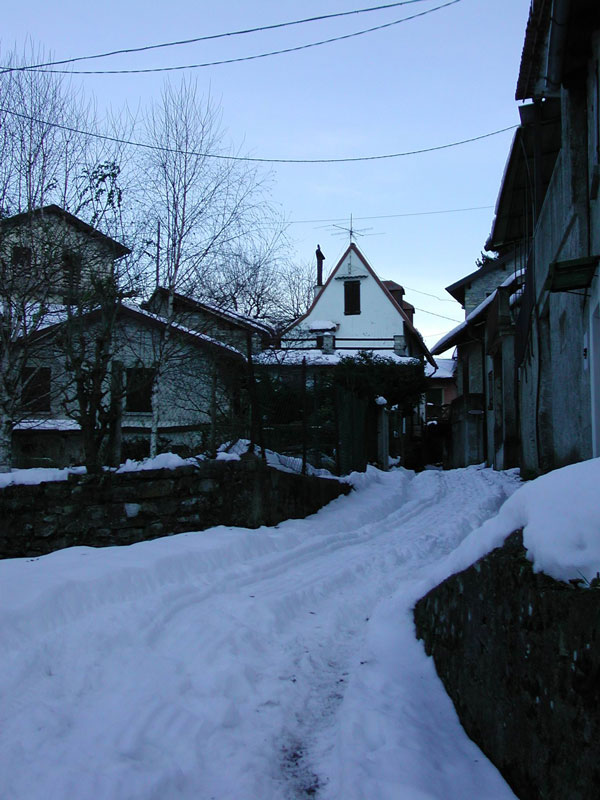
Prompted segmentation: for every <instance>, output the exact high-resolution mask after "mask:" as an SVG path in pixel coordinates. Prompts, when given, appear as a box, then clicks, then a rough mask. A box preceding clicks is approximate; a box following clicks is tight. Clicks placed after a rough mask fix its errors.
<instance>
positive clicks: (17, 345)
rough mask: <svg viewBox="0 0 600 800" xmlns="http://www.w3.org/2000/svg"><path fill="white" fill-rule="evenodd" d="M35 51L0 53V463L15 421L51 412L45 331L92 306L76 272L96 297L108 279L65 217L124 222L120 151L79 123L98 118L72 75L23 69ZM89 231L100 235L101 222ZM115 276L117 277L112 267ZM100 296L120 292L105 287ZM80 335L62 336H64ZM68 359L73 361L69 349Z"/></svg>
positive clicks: (7, 459) (36, 56)
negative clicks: (79, 292)
mask: <svg viewBox="0 0 600 800" xmlns="http://www.w3.org/2000/svg"><path fill="white" fill-rule="evenodd" d="M36 60H44V58H43V53H40V52H34V51H33V50H31V51H30V52H28V53H25V54H24V56H23V58H22V59H19V58H18V57H17V56H16V55H15V54H11V55H9V56H8V57H6V58H4V59H3V61H4V63H5V64H7V65H8V66H9V67H11V68H13V69H10V70H8V71H4V72H2V73H1V74H0V215H1V216H2V217H3V219H2V220H1V221H0V279H1V284H0V302H1V305H2V309H1V313H2V317H1V320H0V364H1V367H2V370H1V374H0V468H1V469H8V468H9V467H10V464H11V457H12V455H11V441H12V430H13V428H14V426H15V424H16V423H18V422H19V420H20V419H21V418H22V417H23V416H30V415H31V413H32V411H35V410H43V411H50V407H49V403H50V400H49V398H48V397H40V391H43V394H44V395H48V394H49V389H48V386H47V381H46V379H45V377H44V375H45V373H44V370H46V369H48V368H47V367H44V366H42V362H41V360H40V359H41V358H42V356H40V352H41V351H44V349H45V345H44V342H45V339H44V336H42V335H41V334H42V332H43V331H44V330H45V329H47V328H48V327H49V326H52V325H53V324H55V323H56V322H57V320H59V319H62V320H65V322H64V325H67V326H71V328H73V329H75V328H76V327H77V326H76V325H75V318H76V317H77V315H78V314H79V315H82V314H86V313H87V312H88V311H89V308H88V307H87V306H86V307H85V308H84V307H83V306H82V305H81V304H80V305H79V306H77V305H76V304H75V305H74V304H73V298H74V297H75V294H73V296H72V297H66V295H69V294H70V293H72V290H73V289H74V288H75V283H79V281H80V280H81V279H82V274H80V273H82V272H83V273H85V275H84V276H83V277H84V278H85V280H84V281H83V282H84V283H85V284H86V286H87V287H88V288H89V287H90V286H92V285H94V283H95V286H96V288H95V290H94V291H95V295H94V296H95V302H96V303H98V302H99V301H98V298H99V297H100V295H101V294H102V292H100V288H101V287H100V285H99V283H98V281H106V279H107V276H106V274H105V273H106V269H105V267H103V268H102V270H101V271H100V272H98V271H97V269H96V265H95V264H94V261H93V259H92V260H90V258H88V257H87V256H88V254H87V253H86V252H85V250H86V247H85V245H82V241H85V237H84V238H83V240H82V239H81V238H79V239H78V238H77V236H75V235H74V232H73V226H72V225H71V224H70V223H67V218H68V217H69V214H68V212H69V211H72V212H73V213H74V214H76V215H78V217H81V218H83V219H84V221H87V222H88V223H90V225H91V226H98V225H101V226H102V227H103V228H105V229H106V228H111V232H113V235H114V234H115V232H117V231H120V230H122V224H123V220H122V215H121V198H122V190H121V187H120V184H119V173H120V168H119V165H118V159H119V155H120V154H119V153H118V152H116V150H115V148H113V147H110V148H109V146H108V145H107V143H106V142H104V141H101V140H96V139H93V138H92V137H89V136H84V135H83V134H79V133H76V132H75V131H76V130H93V129H94V119H93V114H92V112H91V108H90V107H89V105H87V104H86V103H85V102H84V99H83V97H82V95H81V94H80V93H79V92H78V91H76V90H75V88H74V87H73V86H72V85H71V84H70V83H68V82H66V81H64V80H63V79H62V78H60V77H59V76H57V75H53V74H50V73H45V72H41V71H27V70H21V69H19V66H20V65H21V64H22V63H31V62H32V61H36ZM44 209H49V211H48V213H44ZM62 212H67V213H62ZM90 230H91V231H92V234H94V231H95V228H94V229H93V230H92V229H90ZM109 283H110V287H115V286H116V283H115V276H114V275H111V276H110V278H109ZM104 289H106V286H105V287H104ZM65 301H66V304H65ZM102 302H103V303H106V302H114V297H111V294H110V292H108V293H107V294H106V296H105V297H103V298H102ZM88 305H89V304H88ZM64 325H63V328H64ZM75 338H76V337H75V336H69V335H65V336H63V337H62V339H63V341H65V342H66V341H73V340H74V339H75ZM64 358H65V361H66V362H68V363H75V361H74V360H73V357H72V354H70V353H65V354H64ZM103 358H104V356H102V357H101V358H100V361H102V359H103ZM40 376H42V377H40ZM42 378H43V379H42ZM34 390H35V391H34ZM36 392H37V399H36V397H35V396H34V395H35V394H36ZM84 438H85V437H84Z"/></svg>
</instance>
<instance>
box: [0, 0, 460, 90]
mask: <svg viewBox="0 0 600 800" xmlns="http://www.w3.org/2000/svg"><path fill="white" fill-rule="evenodd" d="M460 2H461V0H449V2H447V3H443V4H442V5H441V6H435V7H434V8H429V9H427V11H421V12H420V13H418V14H412V15H411V16H409V17H402V19H397V20H393V21H392V22H386V23H384V24H383V25H375V26H374V27H372V28H365V29H363V30H361V31H355V32H354V33H346V34H344V35H343V36H333V37H331V38H329V39H322V40H321V41H318V42H310V43H309V44H300V45H296V46H295V47H285V48H283V49H281V50H271V51H269V52H267V53H256V54H255V55H252V56H239V57H238V58H226V59H222V60H219V61H206V62H204V63H202V64H181V65H178V66H175V67H147V68H145V69H98V70H92V69H90V70H77V69H73V70H69V69H43V70H42V69H38V68H35V67H23V68H22V69H23V70H25V71H30V72H48V73H53V74H58V75H142V74H149V73H157V72H175V71H181V70H184V69H203V68H204V67H219V66H222V65H223V64H239V63H240V62H242V61H255V60H257V59H261V58H269V57H270V56H280V55H284V54H286V53H297V52H299V51H300V50H308V49H309V48H312V47H321V46H322V45H325V44H332V43H333V42H341V41H344V40H345V39H353V38H356V37H357V36H364V35H365V34H367V33H373V32H374V31H381V30H384V29H385V28H391V27H393V26H394V25H400V24H401V23H402V22H409V21H410V20H413V19H417V18H418V17H424V16H426V15H427V14H432V13H433V12H434V11H439V10H440V9H442V8H447V7H448V6H453V5H455V4H456V3H460ZM0 74H1V73H0Z"/></svg>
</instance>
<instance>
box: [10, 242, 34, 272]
mask: <svg viewBox="0 0 600 800" xmlns="http://www.w3.org/2000/svg"><path fill="white" fill-rule="evenodd" d="M12 265H13V267H23V268H25V269H29V267H30V266H31V247H18V246H17V245H15V246H14V247H13V249H12Z"/></svg>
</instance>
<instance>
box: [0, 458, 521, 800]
mask: <svg viewBox="0 0 600 800" xmlns="http://www.w3.org/2000/svg"><path fill="white" fill-rule="evenodd" d="M354 479H355V480H354V482H355V486H356V489H357V491H355V492H353V493H352V494H351V495H350V496H348V497H343V498H339V499H338V500H336V501H335V502H333V503H331V504H330V505H329V506H328V507H326V508H324V509H322V510H321V511H320V512H319V513H318V514H316V515H314V516H313V517H310V518H308V519H306V520H290V521H288V522H285V523H283V524H281V525H280V526H278V527H277V528H269V529H267V528H263V529H261V530H259V531H248V530H245V529H239V528H238V529H232V528H215V529H211V530H210V531H205V532H202V533H198V534H181V535H178V536H174V537H170V538H167V539H161V540H156V541H152V542H145V543H142V544H138V545H134V546H131V547H124V548H107V549H103V550H94V549H90V548H72V549H70V550H65V551H61V552H58V553H54V554H51V555H49V556H45V557H43V558H40V559H34V560H26V559H14V560H12V561H5V562H0V693H1V696H2V702H1V705H0V797H1V798H2V800H42V798H43V800H66V798H69V800H71V798H73V799H74V800H172V799H173V800H175V799H177V800H179V799H181V800H188V799H189V800H192V799H193V800H211V799H212V798H214V800H271V799H272V800H286V799H287V798H306V797H316V798H322V800H466V799H467V798H469V799H470V798H476V799H477V800H505V798H512V797H513V794H512V793H511V791H510V789H509V788H508V787H507V786H506V784H505V783H504V781H503V780H502V778H501V777H500V776H499V774H498V773H497V772H496V770H495V769H494V767H492V766H491V764H489V762H488V761H487V760H486V759H485V757H484V756H483V755H482V754H481V753H480V751H479V750H478V749H477V748H476V747H475V745H474V744H473V743H472V742H471V741H470V740H469V739H468V738H467V737H466V735H465V734H464V733H463V731H462V729H461V728H460V726H459V724H458V721H457V719H456V715H455V713H454V710H453V708H452V705H451V703H450V701H449V700H448V698H447V697H446V695H445V693H444V691H443V689H442V686H441V683H440V682H439V681H438V679H437V677H436V676H435V672H434V669H433V665H432V662H431V660H430V659H427V658H426V657H425V655H424V653H423V649H422V646H421V644H420V643H418V642H416V641H415V639H414V636H413V630H412V624H411V618H410V614H409V610H408V609H409V607H410V605H411V603H412V602H413V601H414V599H415V591H416V588H415V587H416V586H417V585H418V584H419V582H420V581H423V580H427V575H428V573H431V570H432V568H433V567H435V566H436V565H439V562H440V561H441V560H442V559H443V558H444V557H445V556H446V555H447V554H448V553H450V552H451V551H452V550H453V549H455V548H456V546H457V545H458V544H459V543H460V542H461V541H462V539H463V538H464V537H465V536H466V535H467V534H468V533H469V532H470V531H471V530H473V529H474V528H476V527H478V526H479V525H480V524H481V523H482V522H483V521H484V520H485V519H487V518H489V517H490V516H492V515H494V514H495V513H496V511H497V510H498V508H499V507H500V505H501V504H502V502H503V501H504V500H505V499H506V497H508V496H509V495H510V494H511V493H512V492H513V491H514V490H515V489H516V488H517V487H518V483H517V481H516V479H515V477H514V476H513V475H507V474H501V473H494V472H492V471H490V470H481V469H476V468H469V469H466V470H455V471H450V472H437V471H427V472H423V473H420V474H418V475H416V476H415V475H413V474H412V473H409V472H405V471H402V470H394V471H392V472H390V473H381V472H378V471H376V470H370V471H369V472H368V473H367V474H366V475H362V476H354Z"/></svg>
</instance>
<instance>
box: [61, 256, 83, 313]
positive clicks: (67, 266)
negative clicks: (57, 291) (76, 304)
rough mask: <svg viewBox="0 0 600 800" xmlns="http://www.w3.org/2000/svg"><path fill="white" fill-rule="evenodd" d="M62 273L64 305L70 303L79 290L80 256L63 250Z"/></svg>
mask: <svg viewBox="0 0 600 800" xmlns="http://www.w3.org/2000/svg"><path fill="white" fill-rule="evenodd" d="M62 272H63V287H64V299H65V302H66V303H70V302H72V301H73V300H74V299H75V296H76V295H77V292H78V290H79V282H80V280H81V258H80V256H79V255H77V254H76V253H73V252H72V251H71V250H63V255H62Z"/></svg>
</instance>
